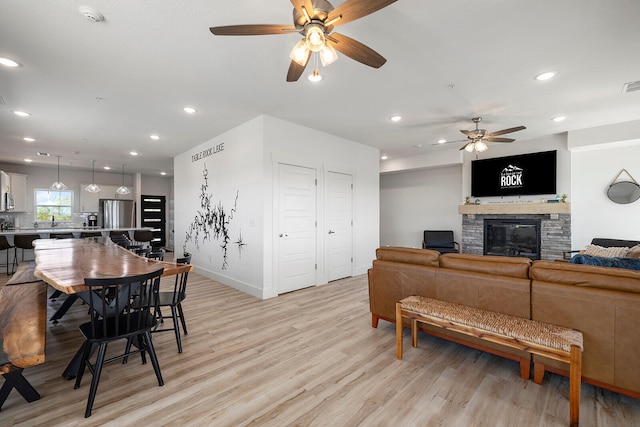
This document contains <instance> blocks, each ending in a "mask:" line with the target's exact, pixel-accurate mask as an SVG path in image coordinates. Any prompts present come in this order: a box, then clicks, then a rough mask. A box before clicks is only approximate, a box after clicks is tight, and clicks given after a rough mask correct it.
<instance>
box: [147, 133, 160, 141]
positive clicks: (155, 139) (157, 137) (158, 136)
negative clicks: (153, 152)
mask: <svg viewBox="0 0 640 427" xmlns="http://www.w3.org/2000/svg"><path fill="white" fill-rule="evenodd" d="M149 138H151V139H153V140H154V141H157V140H159V139H160V135H155V134H154V135H149Z"/></svg>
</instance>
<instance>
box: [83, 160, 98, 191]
mask: <svg viewBox="0 0 640 427" xmlns="http://www.w3.org/2000/svg"><path fill="white" fill-rule="evenodd" d="M95 165H96V161H95V160H92V161H91V176H92V177H91V184H89V185H87V186H86V187H85V190H86V191H88V192H89V193H98V192H99V191H100V187H99V186H98V184H96V168H95Z"/></svg>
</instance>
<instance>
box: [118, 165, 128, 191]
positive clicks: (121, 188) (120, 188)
mask: <svg viewBox="0 0 640 427" xmlns="http://www.w3.org/2000/svg"><path fill="white" fill-rule="evenodd" d="M116 193H118V194H129V193H131V190H129V187H126V186H125V185H124V163H123V164H122V185H121V186H120V187H118V189H117V190H116Z"/></svg>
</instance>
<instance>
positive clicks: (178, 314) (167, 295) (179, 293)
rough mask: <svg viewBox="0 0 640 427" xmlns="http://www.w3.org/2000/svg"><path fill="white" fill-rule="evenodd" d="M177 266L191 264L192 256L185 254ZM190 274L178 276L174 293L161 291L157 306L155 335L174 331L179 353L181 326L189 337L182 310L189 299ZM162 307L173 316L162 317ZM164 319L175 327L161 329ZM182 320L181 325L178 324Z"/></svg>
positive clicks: (185, 273) (180, 347) (186, 272)
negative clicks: (188, 282) (183, 303)
mask: <svg viewBox="0 0 640 427" xmlns="http://www.w3.org/2000/svg"><path fill="white" fill-rule="evenodd" d="M176 263H177V264H191V254H189V253H185V254H184V256H183V257H182V258H178V259H176ZM188 277H189V272H188V271H185V272H184V273H181V274H177V275H176V278H175V282H174V284H173V290H172V291H160V292H158V301H157V304H156V309H157V314H156V317H157V318H158V320H159V321H160V324H158V325H156V328H154V330H153V331H151V332H153V333H155V332H165V331H174V332H175V335H176V343H177V344H178V353H182V340H181V339H180V325H182V330H183V331H184V334H185V335H187V333H188V332H187V322H186V321H185V320H184V312H183V310H182V301H184V300H185V299H186V298H187V278H188ZM162 307H169V309H170V310H171V316H163V315H162ZM164 319H172V320H173V327H172V328H169V327H166V328H161V327H160V325H164ZM178 319H180V323H178Z"/></svg>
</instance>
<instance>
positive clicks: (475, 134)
mask: <svg viewBox="0 0 640 427" xmlns="http://www.w3.org/2000/svg"><path fill="white" fill-rule="evenodd" d="M460 132H462V133H464V134H465V135H467V136H468V137H469V138H471V139H475V138H477V137H478V134H477V133H475V132H474V131H472V130H461V131H460Z"/></svg>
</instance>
